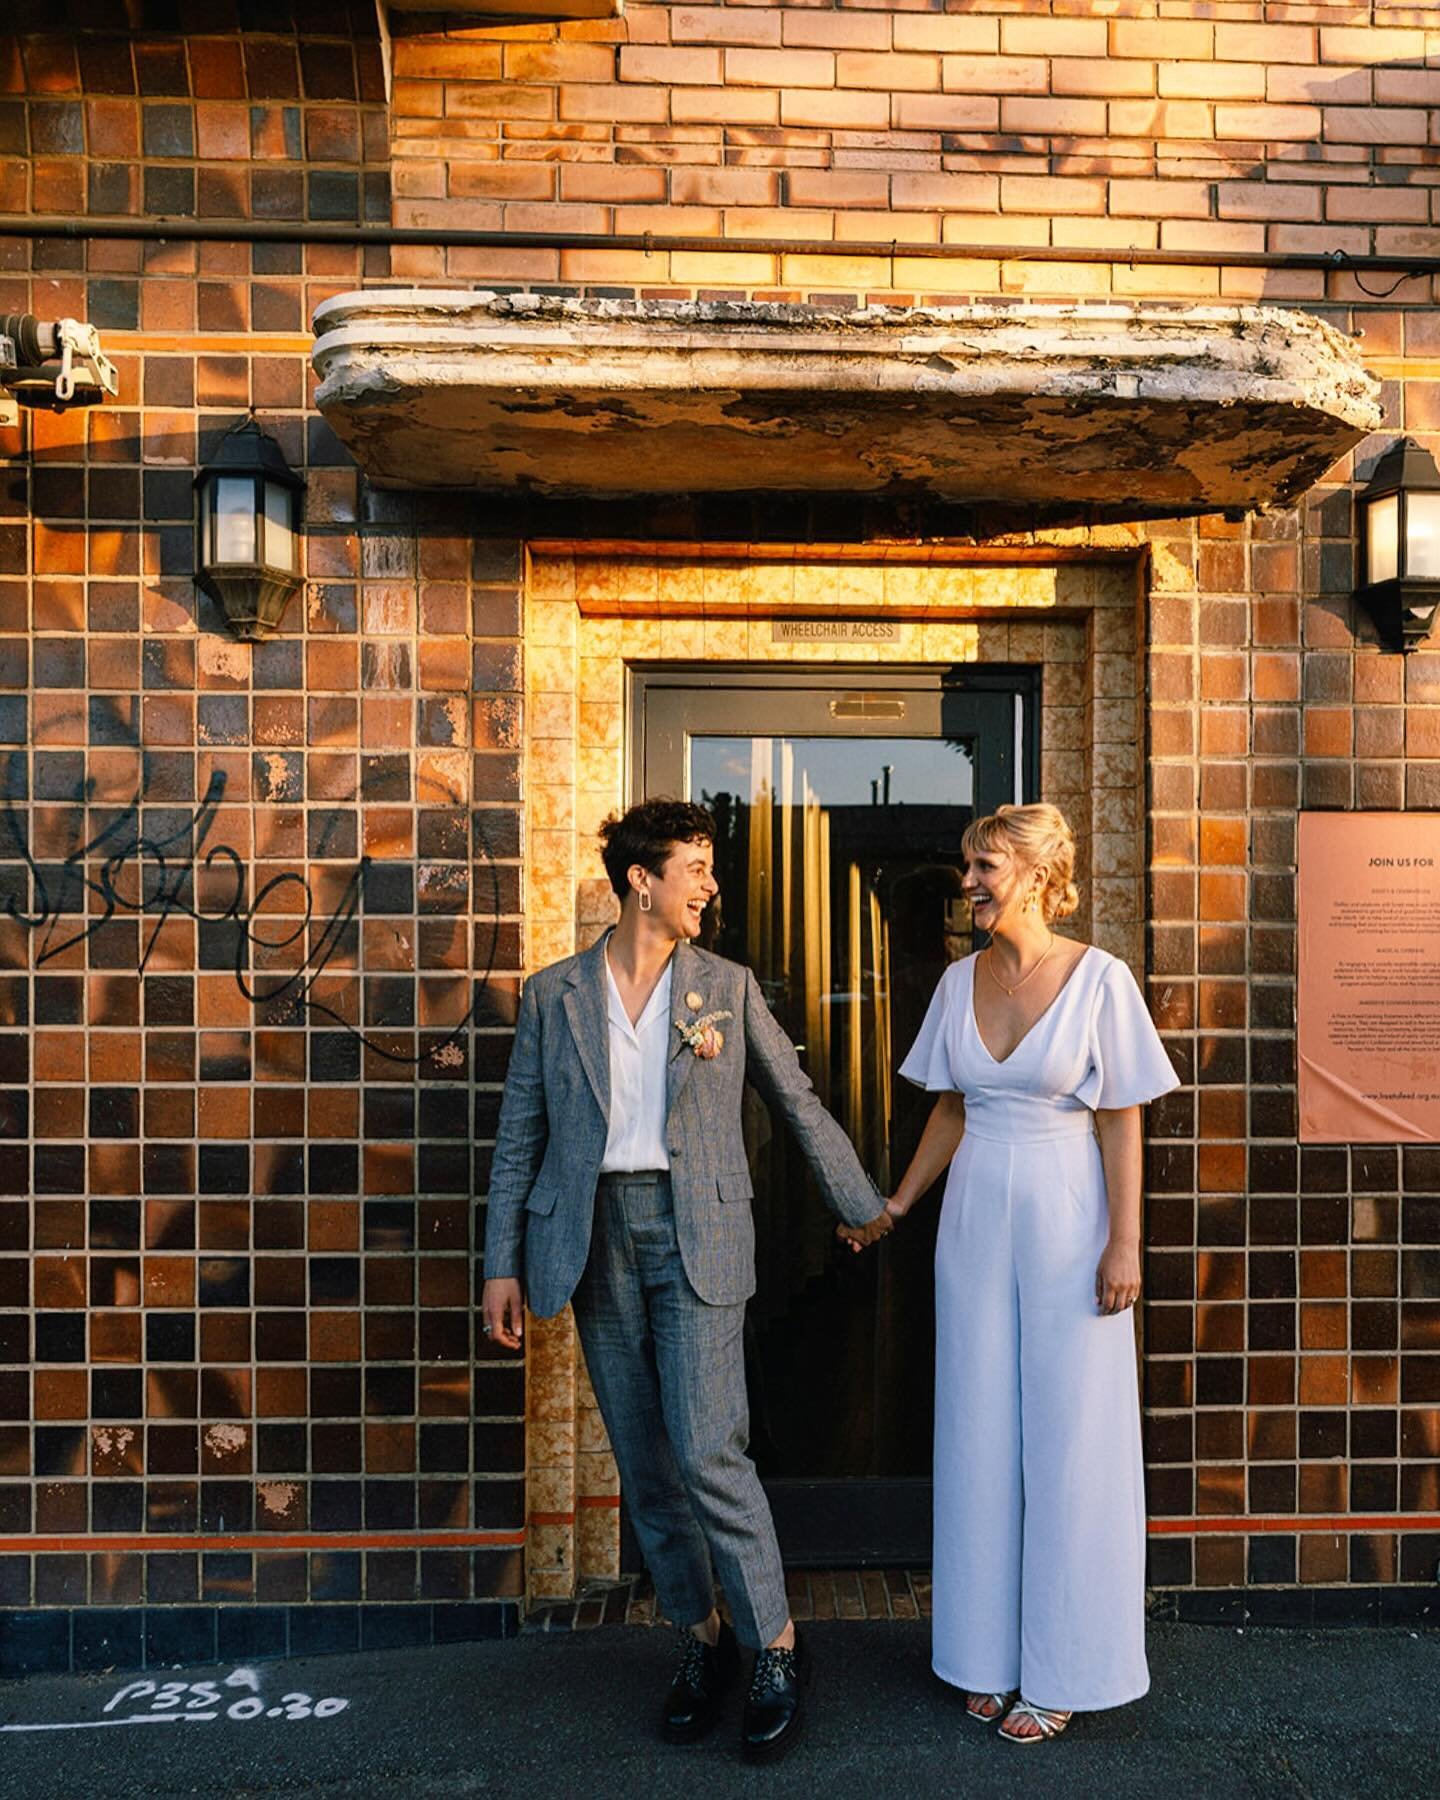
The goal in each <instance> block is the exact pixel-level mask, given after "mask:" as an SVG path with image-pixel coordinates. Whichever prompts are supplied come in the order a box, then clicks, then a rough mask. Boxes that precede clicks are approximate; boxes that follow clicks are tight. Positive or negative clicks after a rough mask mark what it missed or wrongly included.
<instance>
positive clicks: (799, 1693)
mask: <svg viewBox="0 0 1440 1800" xmlns="http://www.w3.org/2000/svg"><path fill="white" fill-rule="evenodd" d="M809 1685H810V1654H809V1652H808V1651H807V1650H806V1648H805V1645H804V1642H803V1641H802V1639H801V1637H800V1634H799V1632H798V1631H797V1632H796V1634H795V1645H794V1648H793V1649H790V1650H757V1651H756V1653H755V1672H754V1674H753V1676H752V1677H751V1680H750V1692H749V1693H748V1694H747V1695H746V1696H745V1717H744V1720H743V1721H742V1723H741V1726H740V1749H741V1751H742V1753H743V1754H744V1757H745V1760H746V1761H747V1762H775V1761H776V1760H777V1759H778V1758H780V1757H782V1756H784V1755H785V1753H786V1752H787V1751H788V1750H789V1749H790V1747H791V1745H792V1744H793V1743H794V1742H795V1740H796V1738H798V1737H799V1735H800V1727H801V1725H802V1723H803V1722H804V1716H805V1715H804V1695H805V1689H806V1688H807V1687H808V1686H809Z"/></svg>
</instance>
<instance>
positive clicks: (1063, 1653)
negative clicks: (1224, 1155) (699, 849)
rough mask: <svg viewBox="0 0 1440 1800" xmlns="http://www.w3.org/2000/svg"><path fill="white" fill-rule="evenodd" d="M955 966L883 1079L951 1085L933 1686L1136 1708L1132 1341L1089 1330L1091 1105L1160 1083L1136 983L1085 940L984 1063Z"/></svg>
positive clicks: (1139, 1490)
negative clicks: (955, 1145) (1020, 1034)
mask: <svg viewBox="0 0 1440 1800" xmlns="http://www.w3.org/2000/svg"><path fill="white" fill-rule="evenodd" d="M975 969H976V959H975V958H974V957H973V956H970V957H966V958H965V959H964V961H962V962H958V963H955V964H953V965H952V966H951V968H949V969H948V970H947V971H946V973H945V974H944V976H942V978H941V981H940V985H939V987H938V988H937V989H936V992H935V998H934V999H933V1000H932V1001H931V1003H930V1010H929V1011H928V1013H927V1014H926V1016H925V1022H924V1024H923V1025H922V1026H921V1028H920V1035H919V1037H918V1038H917V1039H916V1041H915V1044H914V1047H913V1048H912V1050H911V1051H910V1054H909V1056H908V1057H907V1058H906V1059H905V1062H904V1064H903V1066H902V1068H901V1073H902V1074H903V1075H905V1076H907V1077H908V1078H909V1079H910V1080H911V1081H914V1082H916V1083H917V1084H918V1085H919V1086H921V1087H925V1088H929V1089H932V1090H951V1091H956V1092H959V1093H960V1094H962V1095H963V1096H964V1100H965V1133H964V1136H963V1138H962V1139H961V1141H960V1147H959V1149H958V1150H957V1151H956V1153H955V1157H954V1160H953V1161H952V1163H951V1165H950V1173H949V1177H948V1179H947V1182H946V1186H945V1204H944V1208H943V1211H942V1213H941V1217H940V1231H939V1237H938V1239H937V1242H936V1247H935V1288H936V1295H935V1313H936V1342H935V1357H936V1370H935V1375H936V1379H935V1552H934V1622H933V1638H932V1645H933V1648H932V1656H933V1664H934V1669H935V1673H936V1674H937V1675H939V1676H940V1678H941V1679H942V1680H944V1681H948V1682H950V1683H952V1684H953V1685H954V1686H956V1687H960V1688H968V1689H970V1690H972V1691H974V1692H978V1693H1003V1692H1008V1691H1009V1690H1010V1689H1011V1688H1019V1689H1020V1690H1021V1692H1022V1693H1023V1694H1024V1696H1025V1698H1026V1699H1027V1700H1029V1701H1031V1702H1033V1703H1034V1704H1035V1705H1037V1706H1044V1707H1053V1708H1055V1709H1057V1710H1066V1711H1070V1710H1073V1711H1077V1712H1093V1711H1097V1710H1099V1709H1100V1708H1102V1707H1107V1706H1123V1705H1124V1704H1125V1703H1126V1702H1127V1701H1130V1700H1136V1699H1138V1698H1139V1697H1140V1696H1141V1695H1142V1694H1143V1693H1145V1691H1146V1690H1147V1688H1148V1687H1149V1685H1150V1676H1149V1671H1148V1669H1147V1667H1146V1663H1145V1616H1144V1589H1145V1495H1144V1485H1143V1473H1142V1465H1141V1453H1140V1412H1139V1399H1138V1393H1137V1384H1136V1372H1135V1337H1134V1328H1133V1320H1132V1316H1131V1314H1130V1313H1129V1312H1124V1313H1118V1314H1115V1315H1113V1316H1111V1317H1106V1316H1104V1315H1103V1314H1102V1313H1101V1312H1100V1311H1099V1309H1098V1306H1097V1304H1096V1299H1095V1269H1096V1265H1097V1263H1098V1262H1099V1260H1100V1254H1101V1252H1102V1250H1103V1249H1104V1247H1105V1240H1106V1236H1107V1231H1108V1210H1107V1203H1106V1195H1105V1177H1104V1170H1103V1168H1102V1165H1101V1160H1100V1146H1099V1143H1098V1141H1097V1140H1096V1137H1095V1130H1094V1109H1096V1108H1107V1109H1111V1108H1118V1107H1125V1106H1134V1105H1137V1104H1142V1103H1143V1102H1145V1101H1147V1100H1153V1099H1155V1098H1156V1097H1157V1096H1158V1095H1160V1094H1164V1093H1168V1092H1169V1090H1170V1089H1171V1088H1173V1087H1176V1086H1178V1085H1179V1084H1178V1082H1177V1080H1176V1076H1175V1072H1174V1070H1173V1069H1172V1068H1171V1066H1170V1061H1169V1058H1168V1057H1167V1056H1166V1054H1165V1050H1164V1047H1163V1046H1162V1044H1161V1042H1160V1039H1159V1036H1158V1034H1157V1033H1156V1030H1155V1027H1154V1024H1153V1023H1152V1021H1151V1019H1150V1015H1149V1013H1148V1012H1147V1011H1146V1009H1145V1003H1144V1001H1143V999H1142V998H1141V995H1140V990H1139V989H1138V988H1137V986H1136V985H1135V979H1134V977H1133V976H1132V975H1131V973H1130V971H1129V969H1128V968H1127V967H1126V965H1125V964H1124V963H1122V962H1120V961H1119V960H1118V959H1117V958H1116V957H1113V956H1111V955H1109V954H1108V953H1107V952H1106V951H1104V950H1100V949H1097V948H1095V947H1093V946H1092V947H1091V948H1090V949H1088V950H1087V951H1086V952H1085V954H1084V955H1083V956H1082V957H1081V958H1080V961H1079V962H1078V963H1077V964H1076V966H1075V968H1074V970H1073V971H1072V972H1071V974H1070V976H1069V978H1068V980H1067V981H1066V984H1065V986H1064V987H1063V988H1062V989H1061V991H1060V993H1059V995H1058V996H1057V997H1056V999H1055V1001H1054V1003H1053V1004H1052V1005H1051V1006H1050V1008H1049V1010H1048V1011H1047V1012H1045V1013H1044V1014H1042V1015H1041V1017H1040V1018H1039V1019H1038V1020H1037V1021H1036V1023H1035V1024H1034V1025H1033V1026H1032V1027H1031V1029H1030V1031H1029V1032H1028V1033H1027V1035H1026V1036H1025V1037H1024V1038H1023V1039H1022V1040H1021V1042H1020V1043H1019V1044H1018V1045H1017V1046H1016V1048H1015V1050H1014V1051H1013V1052H1012V1054H1011V1055H1010V1056H1008V1057H1007V1058H1006V1059H1005V1061H1004V1062H1003V1063H998V1062H996V1060H995V1059H994V1057H993V1056H991V1055H990V1053H989V1051H988V1050H987V1049H986V1048H985V1045H984V1043H983V1041H982V1040H981V1037H980V1033H979V1030H978V1028H977V1026H976V1024H975V1011H974V1000H973V988H974V979H975Z"/></svg>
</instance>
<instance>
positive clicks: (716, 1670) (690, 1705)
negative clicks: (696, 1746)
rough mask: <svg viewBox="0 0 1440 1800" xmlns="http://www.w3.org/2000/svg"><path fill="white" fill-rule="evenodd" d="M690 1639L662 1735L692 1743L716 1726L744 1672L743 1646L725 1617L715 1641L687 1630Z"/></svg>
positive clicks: (672, 1689)
mask: <svg viewBox="0 0 1440 1800" xmlns="http://www.w3.org/2000/svg"><path fill="white" fill-rule="evenodd" d="M686 1635H687V1637H688V1638H689V1642H688V1643H687V1644H686V1646H685V1653H684V1655H683V1656H682V1657H681V1658H680V1666H679V1668H678V1669H676V1671H675V1678H674V1680H673V1681H672V1682H671V1683H670V1691H669V1693H668V1694H666V1696H665V1711H664V1713H663V1715H662V1717H661V1720H660V1735H661V1736H662V1737H664V1738H667V1739H668V1740H669V1741H670V1742H671V1743H672V1744H690V1743H693V1742H694V1741H695V1739H696V1738H702V1737H704V1736H705V1734H706V1733H707V1732H709V1731H713V1730H714V1729H715V1726H716V1724H717V1723H718V1721H719V1718H720V1708H721V1705H722V1703H723V1701H724V1699H725V1695H726V1694H727V1693H728V1692H729V1690H730V1689H731V1688H732V1687H734V1685H735V1680H736V1677H737V1676H738V1675H739V1673H740V1646H739V1644H737V1643H736V1641H735V1633H734V1632H733V1631H732V1630H731V1629H730V1627H729V1626H728V1625H727V1624H726V1623H725V1622H724V1620H723V1619H722V1620H721V1622H720V1635H719V1637H718V1638H716V1640H715V1642H714V1644H713V1645H712V1644H705V1643H702V1642H701V1641H700V1639H699V1638H697V1637H693V1636H690V1634H689V1633H687V1634H686Z"/></svg>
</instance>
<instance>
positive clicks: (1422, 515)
mask: <svg viewBox="0 0 1440 1800" xmlns="http://www.w3.org/2000/svg"><path fill="white" fill-rule="evenodd" d="M1405 573H1406V574H1407V575H1419V576H1421V577H1423V578H1425V579H1427V580H1430V581H1437V580H1440V494H1407V495H1406V496H1405Z"/></svg>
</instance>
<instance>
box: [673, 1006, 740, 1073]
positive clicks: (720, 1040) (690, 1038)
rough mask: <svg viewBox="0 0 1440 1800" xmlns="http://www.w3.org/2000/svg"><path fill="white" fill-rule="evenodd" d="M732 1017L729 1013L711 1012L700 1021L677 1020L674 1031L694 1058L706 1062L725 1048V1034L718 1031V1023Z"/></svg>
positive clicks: (732, 1014)
mask: <svg viewBox="0 0 1440 1800" xmlns="http://www.w3.org/2000/svg"><path fill="white" fill-rule="evenodd" d="M734 1016H735V1015H734V1013H729V1012H712V1013H706V1014H705V1016H704V1017H703V1018H701V1019H677V1020H676V1021H675V1029H676V1030H677V1031H678V1032H679V1033H680V1035H681V1037H682V1038H684V1040H685V1042H686V1043H687V1044H688V1045H689V1046H690V1049H691V1050H692V1051H693V1053H694V1054H695V1055H696V1056H703V1057H704V1058H706V1060H707V1061H708V1060H709V1058H710V1057H712V1056H718V1055H719V1054H720V1052H721V1051H722V1050H723V1049H724V1048H725V1033H724V1032H723V1031H721V1030H720V1029H719V1026H718V1021H719V1020H721V1019H733V1018H734Z"/></svg>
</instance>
